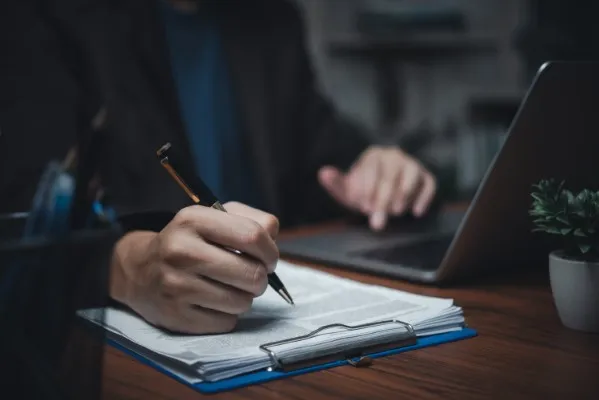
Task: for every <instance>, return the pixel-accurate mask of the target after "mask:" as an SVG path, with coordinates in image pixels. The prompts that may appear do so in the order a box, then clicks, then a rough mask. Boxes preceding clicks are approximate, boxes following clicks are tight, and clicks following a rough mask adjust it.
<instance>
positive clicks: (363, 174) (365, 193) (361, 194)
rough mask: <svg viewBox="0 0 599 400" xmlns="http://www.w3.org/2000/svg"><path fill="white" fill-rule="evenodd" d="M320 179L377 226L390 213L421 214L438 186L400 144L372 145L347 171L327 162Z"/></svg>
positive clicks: (383, 223)
mask: <svg viewBox="0 0 599 400" xmlns="http://www.w3.org/2000/svg"><path fill="white" fill-rule="evenodd" d="M318 179H319V181H320V183H321V185H322V186H323V187H324V188H325V189H326V190H327V191H328V192H329V193H330V195H331V196H333V198H335V199H336V200H337V201H338V202H339V203H341V204H342V205H344V206H346V207H348V208H350V209H353V210H356V211H360V212H362V213H364V214H365V215H368V216H369V219H370V225H371V227H372V229H375V230H380V229H383V228H384V227H385V225H386V223H387V219H388V216H389V215H393V216H398V215H402V214H403V213H405V212H406V211H408V210H411V211H412V213H413V214H414V215H415V216H417V217H418V216H422V215H423V214H424V213H425V212H426V211H427V209H428V207H429V205H430V203H431V202H432V200H433V198H434V196H435V192H436V190H437V183H436V180H435V177H434V176H433V175H432V174H431V173H430V172H429V171H428V170H427V169H426V168H425V167H424V166H423V165H422V164H421V163H420V162H419V161H418V160H416V159H414V158H413V157H411V156H409V155H408V154H406V153H405V152H403V151H402V150H400V149H399V148H398V147H380V146H372V147H369V148H368V149H367V150H366V151H364V153H362V155H361V156H360V157H359V158H358V160H357V161H356V162H355V163H354V165H353V166H352V167H351V168H350V170H349V171H348V172H347V173H345V172H342V171H340V170H339V169H337V168H335V167H331V166H325V167H322V168H321V169H320V171H319V172H318Z"/></svg>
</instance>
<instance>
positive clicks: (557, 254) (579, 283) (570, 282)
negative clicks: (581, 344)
mask: <svg viewBox="0 0 599 400" xmlns="http://www.w3.org/2000/svg"><path fill="white" fill-rule="evenodd" d="M549 277H550V281H551V290H552V292H553V300H554V302H555V306H556V308H557V312H558V314H559V317H560V319H561V321H562V323H563V324H564V325H565V326H566V327H568V328H571V329H575V330H579V331H585V332H593V333H599V261H597V262H587V261H578V260H574V259H569V258H564V256H563V252H562V251H554V252H552V253H551V254H550V255H549Z"/></svg>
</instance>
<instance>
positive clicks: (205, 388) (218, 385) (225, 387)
mask: <svg viewBox="0 0 599 400" xmlns="http://www.w3.org/2000/svg"><path fill="white" fill-rule="evenodd" d="M475 336H477V332H476V331H475V330H474V329H471V328H462V329H461V330H459V331H454V332H448V333H443V334H439V335H432V336H425V337H420V338H418V339H417V341H416V344H413V345H410V346H405V347H398V348H394V349H391V350H386V351H381V352H378V353H372V354H367V355H368V357H369V358H371V359H376V358H380V357H386V356H390V355H394V354H400V353H404V352H407V351H412V350H417V349H422V348H425V347H431V346H437V345H440V344H444V343H450V342H456V341H458V340H464V339H469V338H473V337H475ZM108 343H109V344H110V345H111V346H113V347H115V348H117V349H119V350H121V351H122V352H124V353H126V354H129V355H131V356H132V357H133V358H135V359H137V360H139V361H140V362H142V363H143V364H146V365H148V366H150V367H152V368H154V369H156V370H158V371H160V372H162V373H164V374H165V375H167V376H170V377H171V378H173V379H175V380H176V381H178V382H181V383H183V384H184V385H186V386H188V387H191V388H192V389H194V390H196V391H198V392H201V393H206V394H213V393H219V392H225V391H229V390H233V389H238V388H242V387H245V386H251V385H257V384H261V383H266V382H270V381H274V380H277V379H284V378H289V377H292V376H297V375H303V374H307V373H310V372H316V371H320V370H324V369H329V368H334V367H339V366H343V365H350V360H339V361H333V362H328V363H323V364H319V365H313V366H310V367H306V368H302V369H298V370H295V371H291V372H280V371H267V370H261V371H257V372H253V373H249V374H244V375H240V376H237V377H233V378H229V379H224V380H221V381H216V382H200V383H196V384H193V385H192V384H189V383H188V382H186V381H184V380H182V379H180V378H178V377H177V376H175V375H174V374H172V373H171V372H169V371H166V370H165V369H163V368H162V367H161V366H159V365H157V364H156V363H154V362H153V361H151V360H148V359H147V358H145V357H143V356H141V355H139V354H137V353H135V352H133V351H132V350H129V349H127V348H125V347H123V346H121V345H120V344H119V343H117V342H115V341H114V340H112V339H108Z"/></svg>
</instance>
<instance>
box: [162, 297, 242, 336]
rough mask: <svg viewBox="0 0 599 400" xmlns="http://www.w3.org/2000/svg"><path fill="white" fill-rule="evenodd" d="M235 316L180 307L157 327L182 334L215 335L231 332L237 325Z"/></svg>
mask: <svg viewBox="0 0 599 400" xmlns="http://www.w3.org/2000/svg"><path fill="white" fill-rule="evenodd" d="M237 320H238V318H237V316H236V315H232V314H226V313H222V312H220V311H214V310H210V309H205V308H201V307H198V306H194V305H191V304H189V305H186V306H182V307H180V308H179V309H178V310H177V312H176V313H169V314H167V315H165V316H164V318H163V320H162V321H161V322H160V323H158V324H157V325H159V326H161V327H162V328H165V329H168V330H171V331H174V332H179V333H183V334H191V335H199V334H216V333H226V332H230V331H232V330H233V329H234V328H235V326H236V325H237Z"/></svg>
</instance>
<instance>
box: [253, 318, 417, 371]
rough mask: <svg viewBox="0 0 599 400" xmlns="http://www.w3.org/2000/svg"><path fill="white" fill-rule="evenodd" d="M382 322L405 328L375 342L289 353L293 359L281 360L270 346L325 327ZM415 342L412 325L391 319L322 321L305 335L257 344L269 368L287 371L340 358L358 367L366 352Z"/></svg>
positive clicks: (366, 361)
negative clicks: (363, 321) (352, 321)
mask: <svg viewBox="0 0 599 400" xmlns="http://www.w3.org/2000/svg"><path fill="white" fill-rule="evenodd" d="M386 324H398V325H401V326H403V327H404V328H405V331H404V332H403V333H402V332H400V333H399V334H398V335H393V336H394V337H390V338H388V339H387V340H385V338H383V339H382V341H381V342H379V343H376V344H374V345H370V346H363V347H359V348H355V347H352V348H338V349H331V350H329V351H326V352H319V353H318V354H314V352H310V351H306V352H305V354H303V355H301V356H297V357H293V360H285V359H284V358H282V357H280V356H278V355H277V353H276V351H275V350H274V349H273V348H274V347H277V346H281V345H284V344H288V343H295V342H300V341H303V340H307V339H310V338H313V337H315V336H317V335H318V334H319V333H321V332H322V331H324V330H327V329H333V328H343V329H345V330H346V331H356V330H360V329H364V328H370V327H373V326H377V325H386ZM416 342H417V337H416V333H415V331H414V328H413V327H412V325H410V324H408V323H406V322H402V321H399V320H395V319H392V320H386V321H379V322H373V323H368V324H362V325H355V326H348V325H344V324H330V325H325V326H322V327H320V328H318V329H316V330H314V331H312V332H310V333H308V334H307V335H303V336H297V337H294V338H291V339H285V340H280V341H277V342H271V343H265V344H263V345H261V346H260V350H262V351H264V352H266V353H267V354H268V356H269V357H270V360H271V363H272V367H271V369H272V370H278V371H283V372H291V371H295V370H298V369H302V368H307V367H311V366H315V365H321V364H326V363H329V362H334V361H342V360H346V361H347V362H348V363H349V364H350V365H353V366H354V367H361V366H364V365H369V364H370V362H371V359H370V357H368V355H369V354H373V353H379V352H383V351H386V350H391V349H397V348H401V347H407V346H412V345H415V344H416Z"/></svg>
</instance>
